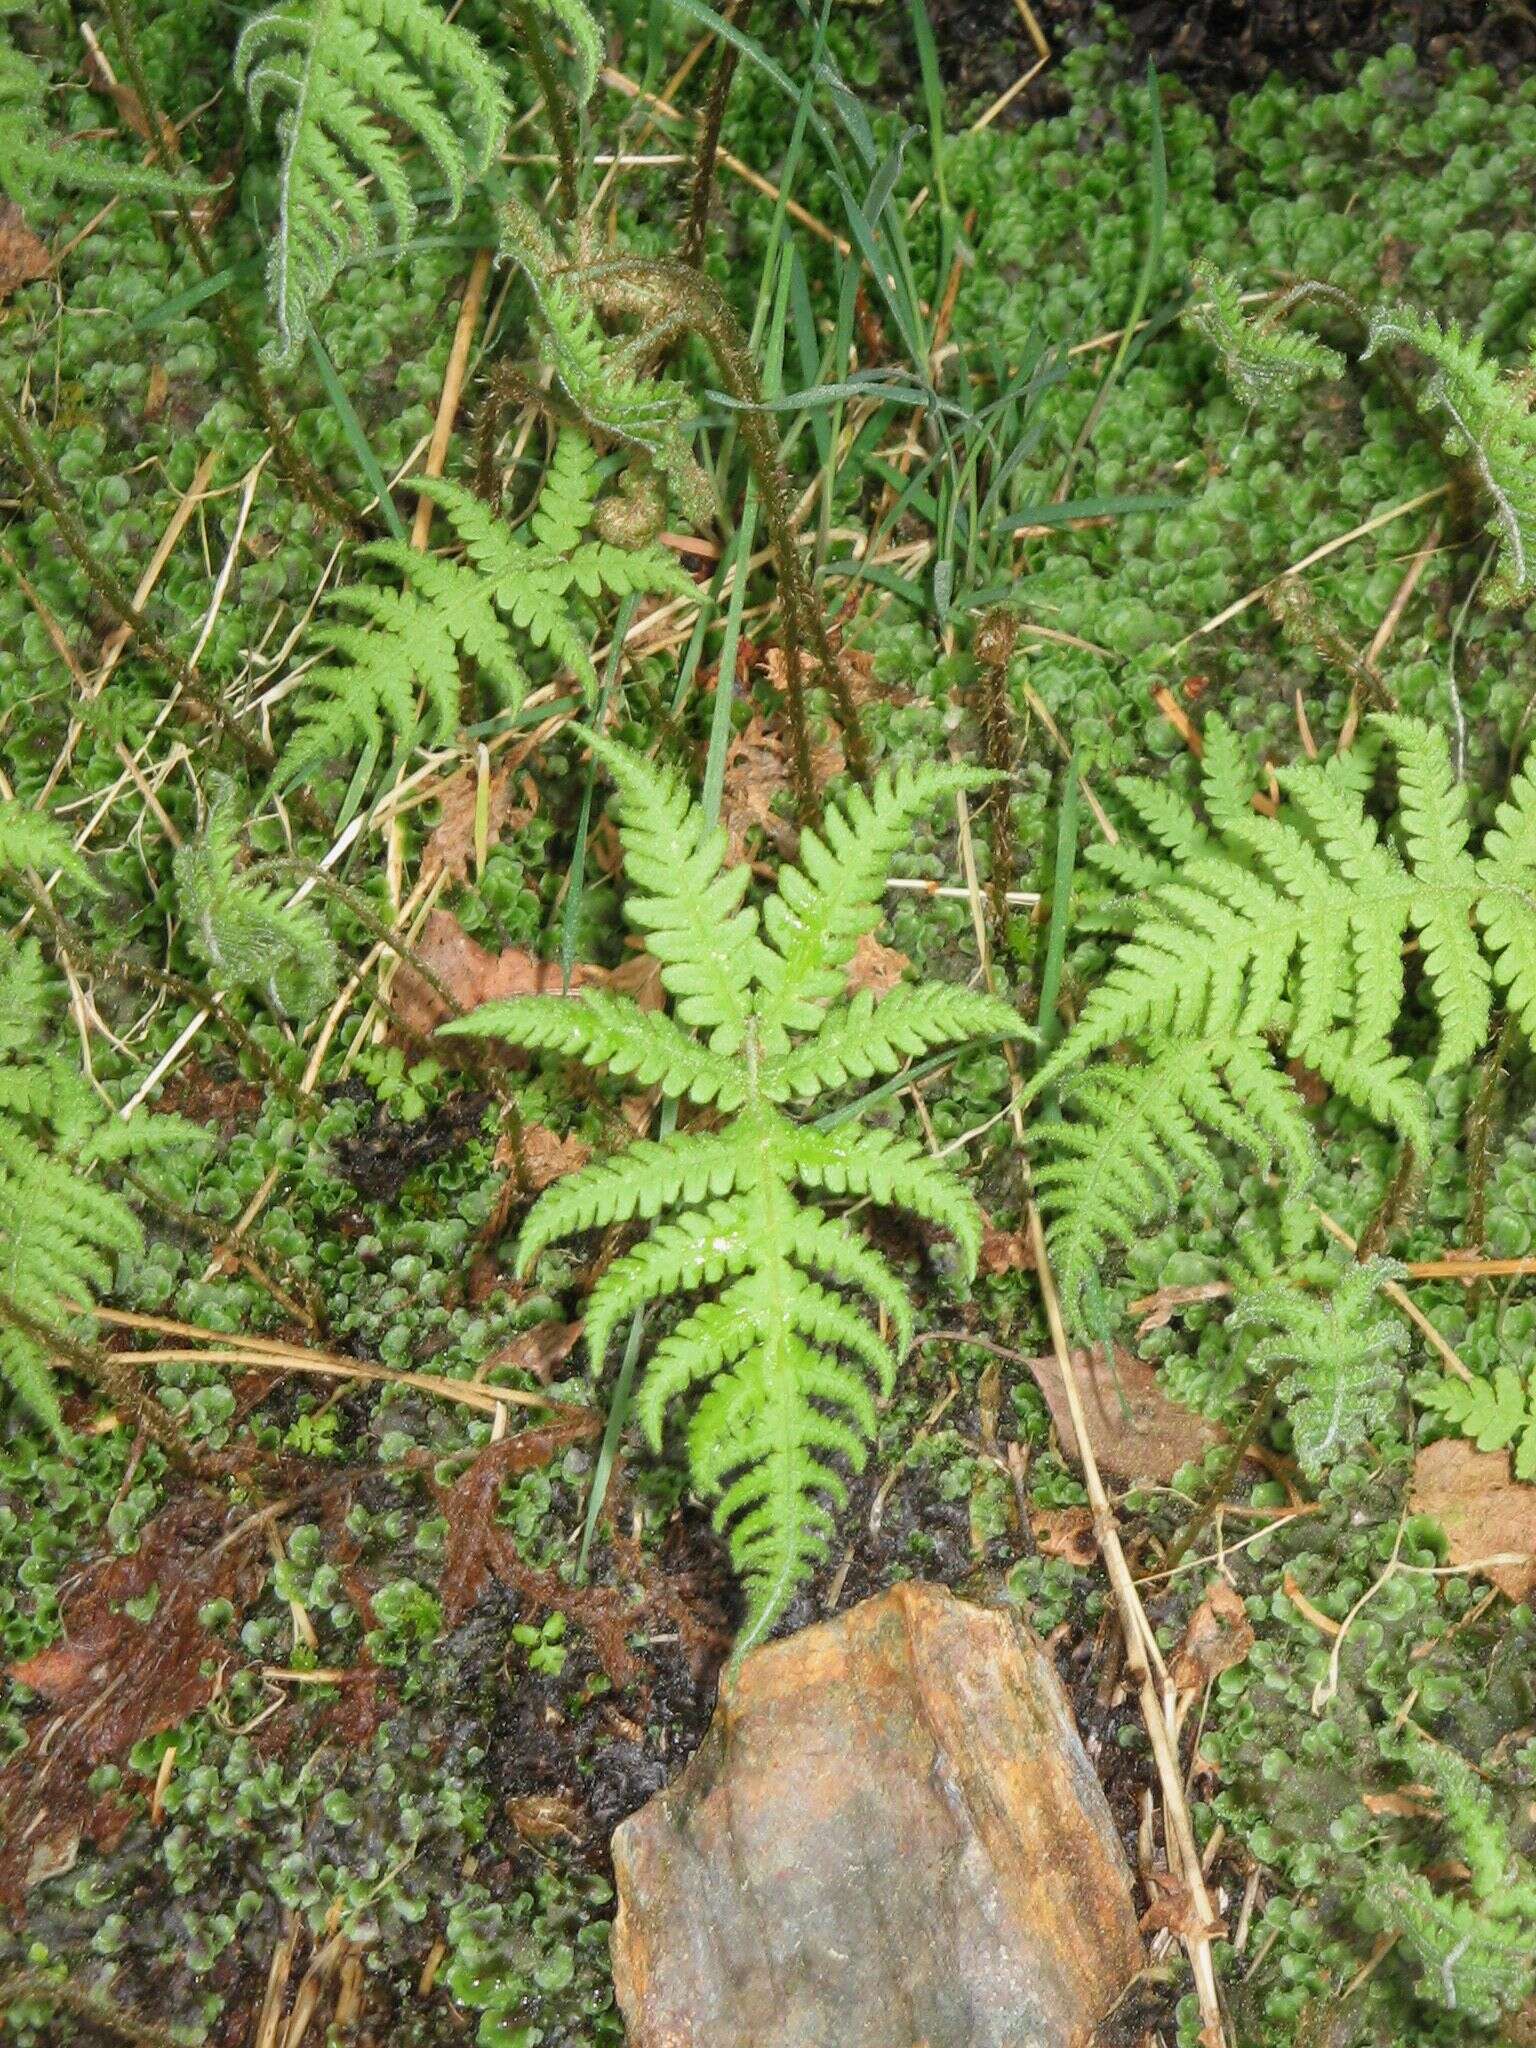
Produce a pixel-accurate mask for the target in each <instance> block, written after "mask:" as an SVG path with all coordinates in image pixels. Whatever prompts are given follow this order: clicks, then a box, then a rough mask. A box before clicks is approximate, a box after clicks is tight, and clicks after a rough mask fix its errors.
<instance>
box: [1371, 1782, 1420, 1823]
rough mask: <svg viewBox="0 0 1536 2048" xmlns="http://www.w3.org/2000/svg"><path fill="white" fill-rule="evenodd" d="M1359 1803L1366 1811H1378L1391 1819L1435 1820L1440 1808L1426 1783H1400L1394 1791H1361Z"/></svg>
mask: <svg viewBox="0 0 1536 2048" xmlns="http://www.w3.org/2000/svg"><path fill="white" fill-rule="evenodd" d="M1360 1804H1361V1805H1362V1806H1363V1807H1364V1808H1365V1810H1366V1812H1367V1813H1380V1814H1385V1815H1387V1816H1388V1817H1389V1818H1390V1819H1392V1820H1436V1819H1438V1818H1439V1813H1440V1808H1439V1806H1438V1805H1437V1804H1436V1801H1435V1795H1434V1791H1433V1789H1432V1788H1431V1787H1430V1786H1428V1785H1402V1786H1399V1788H1398V1790H1397V1791H1396V1792H1362V1793H1361V1795H1360Z"/></svg>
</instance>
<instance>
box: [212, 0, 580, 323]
mask: <svg viewBox="0 0 1536 2048" xmlns="http://www.w3.org/2000/svg"><path fill="white" fill-rule="evenodd" d="M542 11H543V12H545V13H548V14H550V15H552V16H554V18H555V19H556V20H557V21H558V22H559V23H560V25H561V26H562V27H563V28H564V29H565V30H566V31H567V33H568V34H569V35H570V36H571V38H572V40H573V41H574V42H575V44H576V47H577V50H578V56H579V62H580V68H581V76H582V81H583V97H585V96H586V94H587V93H588V92H590V91H591V88H592V81H593V78H594V77H595V75H596V70H597V62H598V56H599V50H600V44H599V38H598V33H597V28H596V24H595V23H594V22H593V20H592V17H591V15H590V14H589V13H588V12H587V9H586V7H585V6H584V5H583V0H544V5H543V9H542ZM235 84H236V86H237V88H239V89H240V90H241V91H243V92H244V93H245V94H246V96H247V99H248V101H249V105H250V112H251V119H252V120H253V121H257V122H259V121H260V119H261V115H262V112H263V110H264V108H265V107H266V105H267V103H268V102H269V101H270V102H271V103H272V104H273V105H275V107H276V108H277V132H278V142H279V146H280V149H281V153H282V163H281V168H280V170H279V174H278V219H277V228H276V233H275V234H274V236H273V239H272V252H271V257H270V259H269V265H268V275H269V281H270V285H271V291H272V298H273V301H274V304H275V306H276V309H277V320H278V327H279V330H280V336H279V339H278V341H277V342H276V343H275V344H274V346H273V348H272V349H271V351H269V352H270V353H272V354H274V355H276V356H277V357H278V358H279V359H283V358H287V357H291V356H292V355H294V354H295V353H296V352H297V350H298V349H299V347H300V346H301V345H302V343H303V341H304V338H305V336H306V335H307V334H308V332H309V327H310V319H311V311H312V308H313V307H314V305H315V302H316V301H317V300H318V299H320V298H321V297H322V296H323V295H324V294H325V293H326V292H327V291H328V290H329V289H330V287H331V285H332V284H333V283H334V281H335V278H336V274H337V272H338V271H339V270H340V269H341V267H342V265H343V264H344V263H345V262H346V261H347V259H348V258H349V257H350V256H351V255H353V254H354V253H358V252H360V253H363V254H368V255H371V254H372V253H374V252H375V251H376V250H377V249H378V248H379V246H380V237H379V229H378V220H377V215H376V207H378V208H380V209H381V210H382V212H383V214H384V215H385V217H386V218H387V219H388V220H389V221H390V222H391V224H392V226H393V229H394V233H395V238H396V240H397V241H399V242H403V241H404V240H405V239H406V238H407V237H408V236H409V235H410V233H411V230H412V228H413V227H414V225H415V222H416V199H415V195H414V193H413V191H412V188H411V179H410V174H409V172H408V170H407V168H406V164H405V161H404V159H403V158H402V156H401V153H400V147H399V143H398V142H397V140H396V138H395V136H394V134H393V133H392V132H391V127H390V125H387V124H393V125H395V126H397V127H399V128H401V129H404V130H405V131H406V132H407V133H408V134H410V135H412V136H415V137H416V138H417V139H418V140H419V141H420V142H421V143H422V144H423V145H424V147H425V149H426V151H427V154H428V156H429V157H430V158H431V160H432V163H433V166H434V167H435V169H436V170H437V172H438V173H439V175H440V176H441V178H442V180H443V183H444V184H445V185H446V186H447V188H448V197H449V212H450V217H452V215H454V214H457V212H458V211H459V208H460V207H461V206H462V205H463V203H464V197H465V193H466V191H467V190H468V187H469V185H470V184H471V183H472V182H473V181H474V180H475V179H476V178H479V177H482V176H483V175H484V174H485V172H486V170H487V169H488V167H489V166H490V163H491V161H492V159H493V158H494V156H495V154H496V152H497V150H498V149H499V148H500V146H501V139H502V136H503V134H504V133H505V131H506V125H507V114H508V108H507V100H506V95H505V93H504V92H503V91H502V87H501V81H500V79H499V78H498V76H497V74H496V67H495V66H494V65H493V64H492V62H491V60H490V58H489V57H488V56H487V55H486V53H485V51H484V50H483V49H482V48H481V46H480V44H479V43H478V42H477V41H476V39H475V38H474V36H473V35H471V34H470V32H469V30H468V29H466V28H464V27H462V26H461V25H460V24H459V23H457V22H456V21H454V20H453V19H452V18H451V15H450V14H448V13H445V12H444V11H443V9H442V8H441V7H439V6H438V5H436V4H435V0H278V4H277V5H276V6H274V7H269V8H266V9H265V10H264V11H263V12H262V13H260V14H258V15H257V16H256V17H255V19H254V20H252V21H251V22H249V23H248V24H247V26H246V28H245V31H244V33H243V34H242V35H241V37H240V42H239V45H238V47H237V49H236V52H235ZM365 181H367V182H365ZM369 184H371V185H373V186H374V187H376V189H377V199H375V196H374V193H373V192H372V191H370V190H369V189H368V187H369Z"/></svg>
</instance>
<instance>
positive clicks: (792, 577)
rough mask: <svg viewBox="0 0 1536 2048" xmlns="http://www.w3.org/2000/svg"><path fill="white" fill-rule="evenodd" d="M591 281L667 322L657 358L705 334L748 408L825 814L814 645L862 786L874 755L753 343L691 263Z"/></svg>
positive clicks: (658, 334) (598, 273) (804, 784)
mask: <svg viewBox="0 0 1536 2048" xmlns="http://www.w3.org/2000/svg"><path fill="white" fill-rule="evenodd" d="M581 276H582V279H583V281H585V282H587V283H589V284H593V285H596V286H597V287H598V288H599V289H601V287H602V285H603V284H605V283H608V284H611V285H613V286H615V287H616V288H617V293H616V296H617V298H618V300H619V303H620V304H621V305H622V306H623V307H624V308H625V309H626V310H628V311H630V312H635V313H638V314H639V315H640V316H641V317H642V318H644V319H650V320H653V321H658V320H659V323H660V324H658V325H657V326H655V327H654V328H653V329H652V330H651V332H649V333H648V334H646V335H645V336H643V337H642V339H641V343H640V346H641V347H642V348H643V349H644V350H645V352H646V353H648V354H650V353H654V351H655V350H656V349H657V348H659V347H664V346H666V345H667V344H668V343H669V342H670V340H671V338H672V336H673V335H674V334H675V333H678V332H682V331H688V332H692V333H694V334H697V335H698V336H699V337H700V338H701V339H702V340H703V342H704V343H705V345H706V346H707V347H708V349H709V352H710V355H711V357H712V359H713V361H714V364H715V369H716V372H717V374H718V376H719V378H720V381H721V383H722V384H723V385H724V387H725V391H726V395H727V396H728V397H729V398H730V399H731V400H732V401H733V402H734V403H735V405H736V406H737V407H738V408H739V411H738V414H737V417H738V420H739V422H740V432H741V438H742V443H743V445H744V447H745V448H746V451H747V460H748V462H749V464H750V465H751V469H752V474H753V476H754V477H755V478H756V480H757V491H758V497H759V499H760V501H761V503H762V509H763V519H764V521H765V523H766V525H767V527H768V537H769V543H770V545H771V546H772V549H773V557H774V565H775V567H776V569H777V571H778V577H779V587H780V591H781V593H782V597H783V610H784V667H785V690H784V695H785V706H786V709H787V712H788V717H789V726H790V743H791V763H792V766H793V770H794V777H795V791H796V801H797V803H798V805H799V807H800V810H801V812H802V815H808V814H809V813H810V812H811V811H812V810H813V809H814V808H815V802H816V790H815V777H814V773H813V770H812V767H811V746H810V732H809V728H808V726H807V724H806V714H805V693H804V684H803V665H804V652H805V648H806V646H807V644H809V646H810V647H811V648H812V649H813V650H814V652H815V657H816V661H817V664H818V666H819V667H820V669H821V672H822V676H823V679H824V680H825V682H826V684H827V687H828V689H829V690H830V691H831V694H832V701H833V704H834V706H835V708H836V712H837V720H838V724H839V725H840V726H841V727H842V731H843V737H844V739H845V741H846V743H847V749H848V763H849V766H850V767H851V768H852V770H853V772H854V774H855V776H856V777H857V778H858V779H859V781H860V782H867V781H868V779H869V750H868V747H867V746H866V744H865V740H864V731H863V726H862V724H861V722H860V719H859V710H858V706H857V704H856V703H855V702H854V699H853V693H852V691H851V690H850V688H849V686H848V678H847V676H846V674H845V673H844V671H843V667H842V664H841V663H840V662H839V661H838V659H837V656H836V654H835V653H834V651H833V648H832V643H831V638H830V636H829V635H828V632H827V627H826V621H825V619H824V618H823V617H822V614H821V608H820V606H819V605H818V603H817V602H816V596H815V591H814V589H813V587H812V585H811V583H810V580H809V579H808V577H807V576H806V573H805V568H804V565H803V564H802V562H801V560H800V551H799V548H798V546H797V545H796V541H795V530H794V523H793V520H792V519H791V516H790V496H789V479H788V478H787V476H786V475H785V473H784V465H783V463H782V462H781V460H780V459H779V449H778V439H777V436H776V435H775V433H774V430H773V422H772V415H771V414H770V413H768V412H767V411H766V410H765V409H764V406H763V394H762V386H761V384H760V383H759V381H758V376H757V368H756V365H755V364H754V363H753V361H752V351H751V349H750V347H749V346H748V343H747V338H746V335H745V334H744V333H743V332H742V330H741V326H740V323H739V322H738V321H737V319H736V316H735V314H734V313H733V312H732V310H731V308H730V305H729V303H728V302H727V300H726V298H725V294H724V293H723V292H722V291H721V290H720V288H719V286H718V285H717V284H716V283H715V282H714V280H713V279H712V278H709V277H706V276H704V275H703V274H702V273H701V272H699V271H696V270H692V269H690V268H689V267H688V265H687V264H686V263H679V262H676V261H672V262H654V261H648V260H646V259H644V258H639V257H628V258H617V259H615V260H613V261H610V262H606V263H601V264H594V265H591V266H589V267H588V268H586V269H584V270H583V271H582V272H581Z"/></svg>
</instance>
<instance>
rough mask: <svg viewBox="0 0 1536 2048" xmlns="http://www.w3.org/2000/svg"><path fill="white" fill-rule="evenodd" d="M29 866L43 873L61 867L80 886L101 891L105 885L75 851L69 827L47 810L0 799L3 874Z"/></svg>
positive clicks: (14, 872) (0, 842)
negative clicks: (33, 808) (34, 808)
mask: <svg viewBox="0 0 1536 2048" xmlns="http://www.w3.org/2000/svg"><path fill="white" fill-rule="evenodd" d="M25 868H32V869H34V870H35V871H36V872H37V873H38V874H39V875H43V876H46V875H50V874H52V873H53V872H54V870H55V869H57V870H58V872H59V873H60V874H63V875H68V877H69V879H70V880H71V881H72V882H74V883H75V884H76V886H77V887H79V888H81V889H89V890H91V891H92V892H94V893H96V894H98V895H99V894H100V892H101V884H100V883H99V882H98V881H97V879H96V877H95V876H94V875H93V874H92V873H91V871H90V869H89V868H88V867H87V866H86V864H85V862H84V861H83V860H82V859H81V857H80V855H79V854H78V853H77V852H76V851H75V842H74V840H73V839H72V838H71V836H70V834H69V831H68V829H67V827H65V826H63V825H61V824H60V823H59V821H58V819H57V818H50V817H49V816H48V814H47V812H46V811H33V810H29V809H28V808H27V806H26V805H25V804H23V803H18V802H16V801H15V800H14V799H9V800H7V801H5V802H0V874H5V873H7V872H10V873H12V874H19V873H20V872H21V871H22V870H23V869H25Z"/></svg>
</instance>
